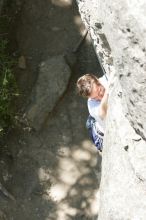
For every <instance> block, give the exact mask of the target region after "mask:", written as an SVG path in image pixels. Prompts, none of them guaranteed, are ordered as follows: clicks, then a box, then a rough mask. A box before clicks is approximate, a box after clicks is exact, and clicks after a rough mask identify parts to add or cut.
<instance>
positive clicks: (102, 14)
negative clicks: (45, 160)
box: [77, 0, 146, 220]
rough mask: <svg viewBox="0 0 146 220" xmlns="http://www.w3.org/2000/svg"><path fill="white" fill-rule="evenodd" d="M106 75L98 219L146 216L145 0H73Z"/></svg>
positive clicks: (134, 219) (132, 219)
mask: <svg viewBox="0 0 146 220" xmlns="http://www.w3.org/2000/svg"><path fill="white" fill-rule="evenodd" d="M77 2H78V6H79V11H80V13H81V16H82V19H83V21H84V23H85V25H86V27H87V28H88V30H89V32H90V34H91V37H92V40H93V42H94V47H95V50H96V53H97V54H98V56H99V58H100V60H101V62H102V64H103V66H104V69H105V70H106V72H107V73H110V74H111V75H112V79H111V88H110V98H109V110H108V116H107V127H106V128H107V129H106V136H105V147H104V151H103V161H102V179H101V201H100V212H99V217H98V219H99V220H103V219H104V220H145V219H146V211H145V210H146V98H145V93H146V74H145V73H146V47H145V42H146V29H145V24H146V13H145V12H146V2H145V1H144V0H141V1H140V2H138V1H136V0H133V1H130V0H129V1H128V0H127V1H124V0H122V1H120V2H119V1H118V0H116V1H111V0H109V1H106V0H99V1H96V0H90V1H89V0H86V1H84V0H82V1H80V0H78V1H77Z"/></svg>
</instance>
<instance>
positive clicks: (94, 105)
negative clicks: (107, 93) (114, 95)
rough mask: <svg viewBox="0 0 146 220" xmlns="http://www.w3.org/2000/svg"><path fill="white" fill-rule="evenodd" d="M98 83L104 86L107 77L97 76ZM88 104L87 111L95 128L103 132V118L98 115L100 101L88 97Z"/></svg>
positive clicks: (106, 82)
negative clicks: (93, 121) (92, 119)
mask: <svg viewBox="0 0 146 220" xmlns="http://www.w3.org/2000/svg"><path fill="white" fill-rule="evenodd" d="M99 81H100V83H101V84H102V85H103V86H104V87H105V88H106V87H107V85H108V78H107V76H105V75H104V76H102V77H101V78H99ZM87 105H88V111H89V114H90V115H91V116H92V117H93V118H95V121H96V122H95V124H96V128H97V129H98V130H100V131H101V132H102V133H104V130H105V120H103V119H101V117H100V116H99V105H100V101H99V100H96V99H91V98H89V99H88V102H87Z"/></svg>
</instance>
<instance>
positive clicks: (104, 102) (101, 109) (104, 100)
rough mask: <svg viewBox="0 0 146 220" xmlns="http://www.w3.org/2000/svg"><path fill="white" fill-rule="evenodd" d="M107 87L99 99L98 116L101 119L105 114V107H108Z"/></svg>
mask: <svg viewBox="0 0 146 220" xmlns="http://www.w3.org/2000/svg"><path fill="white" fill-rule="evenodd" d="M108 96H109V93H108V89H107V90H106V91H105V93H104V96H103V98H102V100H101V103H100V106H99V116H100V117H101V118H102V119H105V117H106V114H107V108H108Z"/></svg>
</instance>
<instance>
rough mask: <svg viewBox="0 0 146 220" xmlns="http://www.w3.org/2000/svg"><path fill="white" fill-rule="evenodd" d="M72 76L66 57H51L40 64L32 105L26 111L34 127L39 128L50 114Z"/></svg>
mask: <svg viewBox="0 0 146 220" xmlns="http://www.w3.org/2000/svg"><path fill="white" fill-rule="evenodd" d="M70 76H71V70H70V68H69V66H68V65H67V64H66V62H65V60H64V57H63V56H61V55H59V56H54V57H49V58H48V59H47V60H46V61H43V62H42V63H41V64H40V70H39V76H38V79H37V82H36V85H35V87H34V89H33V91H32V95H31V105H29V107H28V110H27V112H26V115H27V118H28V119H29V121H30V124H31V126H32V127H34V128H35V129H36V130H39V129H40V128H41V126H42V125H43V123H44V122H45V119H46V118H47V116H48V114H49V113H50V112H51V111H52V110H53V108H54V106H55V105H56V103H57V101H58V100H59V98H60V97H61V96H62V95H63V93H64V92H65V90H66V87H67V85H68V82H69V78H70Z"/></svg>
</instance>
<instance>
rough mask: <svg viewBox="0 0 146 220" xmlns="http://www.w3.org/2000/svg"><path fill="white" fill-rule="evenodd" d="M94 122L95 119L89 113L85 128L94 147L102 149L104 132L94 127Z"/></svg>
mask: <svg viewBox="0 0 146 220" xmlns="http://www.w3.org/2000/svg"><path fill="white" fill-rule="evenodd" d="M95 122H96V121H95V119H94V118H93V117H92V116H91V115H89V116H88V119H87V122H86V128H87V129H88V131H89V135H90V138H91V140H92V141H93V143H94V145H95V146H96V148H97V149H98V150H100V151H102V148H103V137H104V134H103V133H102V132H101V131H99V130H98V129H97V128H96V126H95Z"/></svg>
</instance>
